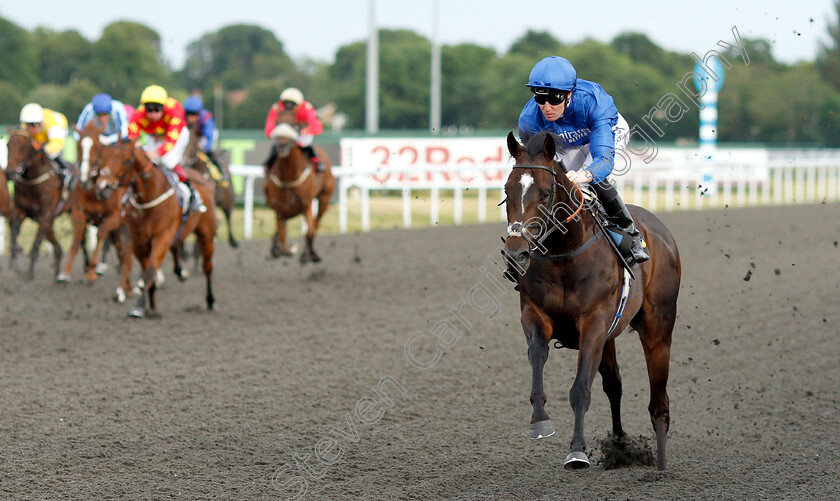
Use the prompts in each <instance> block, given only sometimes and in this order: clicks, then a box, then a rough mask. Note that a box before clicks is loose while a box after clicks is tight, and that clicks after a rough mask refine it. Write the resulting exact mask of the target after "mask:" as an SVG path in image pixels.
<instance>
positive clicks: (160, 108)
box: [146, 104, 163, 113]
mask: <svg viewBox="0 0 840 501" xmlns="http://www.w3.org/2000/svg"><path fill="white" fill-rule="evenodd" d="M146 111H147V112H149V113H155V112H158V111H163V105H162V104H147V105H146Z"/></svg>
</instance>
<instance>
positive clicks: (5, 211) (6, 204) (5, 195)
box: [0, 167, 12, 219]
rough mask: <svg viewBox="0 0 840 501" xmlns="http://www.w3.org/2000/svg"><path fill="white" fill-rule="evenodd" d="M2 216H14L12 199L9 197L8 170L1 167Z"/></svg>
mask: <svg viewBox="0 0 840 501" xmlns="http://www.w3.org/2000/svg"><path fill="white" fill-rule="evenodd" d="M0 216H3V217H5V218H6V219H9V218H10V217H11V216H12V200H11V199H10V198H9V186H8V183H7V180H6V171H5V170H3V168H2V167H0Z"/></svg>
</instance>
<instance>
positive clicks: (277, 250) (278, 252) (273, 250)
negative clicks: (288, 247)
mask: <svg viewBox="0 0 840 501" xmlns="http://www.w3.org/2000/svg"><path fill="white" fill-rule="evenodd" d="M282 255H283V254H282V251H281V250H280V247H272V248H271V257H273V258H275V259H276V258H278V257H280V256H282Z"/></svg>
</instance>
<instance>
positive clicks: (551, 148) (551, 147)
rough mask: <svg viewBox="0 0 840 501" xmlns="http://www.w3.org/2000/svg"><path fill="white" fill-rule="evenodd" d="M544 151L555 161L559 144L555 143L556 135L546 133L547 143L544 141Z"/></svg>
mask: <svg viewBox="0 0 840 501" xmlns="http://www.w3.org/2000/svg"><path fill="white" fill-rule="evenodd" d="M543 153H544V154H545V158H547V159H548V161H549V162H553V161H554V154H555V153H557V146H556V145H555V144H554V137H553V136H552V135H551V134H546V135H545V143H543Z"/></svg>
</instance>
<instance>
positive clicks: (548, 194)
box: [541, 191, 551, 201]
mask: <svg viewBox="0 0 840 501" xmlns="http://www.w3.org/2000/svg"><path fill="white" fill-rule="evenodd" d="M549 196H551V192H550V191H544V192H543V194H542V197H541V200H543V201H546V200H548V197H549Z"/></svg>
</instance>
